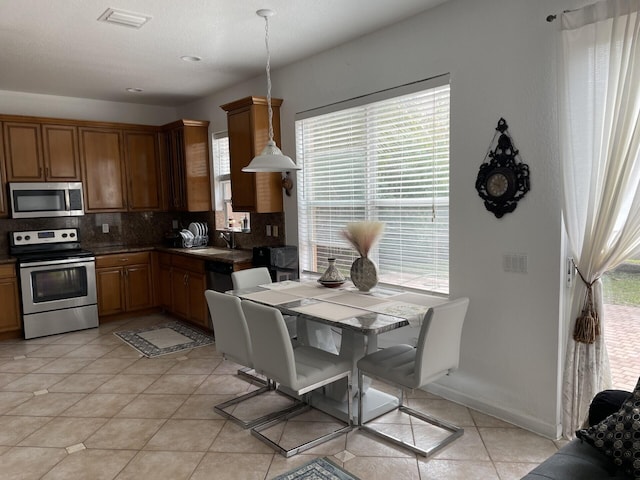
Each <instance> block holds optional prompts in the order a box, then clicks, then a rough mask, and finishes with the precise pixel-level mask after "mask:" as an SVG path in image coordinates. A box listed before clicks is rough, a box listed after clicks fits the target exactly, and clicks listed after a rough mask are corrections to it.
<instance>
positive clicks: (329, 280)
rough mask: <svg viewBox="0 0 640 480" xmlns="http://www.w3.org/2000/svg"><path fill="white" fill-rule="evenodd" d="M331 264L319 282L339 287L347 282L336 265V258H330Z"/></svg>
mask: <svg viewBox="0 0 640 480" xmlns="http://www.w3.org/2000/svg"><path fill="white" fill-rule="evenodd" d="M327 261H328V262H329V266H328V267H327V269H326V270H325V272H324V273H323V274H322V276H321V277H320V279H319V280H318V282H320V283H321V284H322V285H324V286H327V287H338V286H340V285H342V284H343V283H344V282H345V278H344V275H342V273H340V270H338V267H336V259H335V258H328V259H327Z"/></svg>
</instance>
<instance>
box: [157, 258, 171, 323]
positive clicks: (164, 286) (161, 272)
mask: <svg viewBox="0 0 640 480" xmlns="http://www.w3.org/2000/svg"><path fill="white" fill-rule="evenodd" d="M158 276H159V277H160V278H159V279H158V282H159V285H158V287H159V294H160V298H158V303H159V304H160V306H161V307H162V308H163V309H164V310H167V311H169V312H171V311H173V303H172V301H171V298H172V292H171V267H170V266H168V265H163V264H160V266H159V267H158Z"/></svg>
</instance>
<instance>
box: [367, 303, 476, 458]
mask: <svg viewBox="0 0 640 480" xmlns="http://www.w3.org/2000/svg"><path fill="white" fill-rule="evenodd" d="M468 306H469V299H468V298H466V297H465V298H459V299H457V300H453V301H450V302H446V303H443V304H441V305H438V306H435V307H432V308H430V309H429V310H428V311H427V313H426V314H425V316H424V319H423V322H422V326H421V328H420V336H419V337H418V344H417V346H416V347H415V348H414V347H413V346H411V345H394V346H392V347H389V348H386V349H383V350H379V351H377V352H374V353H371V354H369V355H365V356H364V357H362V358H361V359H360V360H358V363H357V366H358V389H359V394H358V427H359V428H360V429H361V430H363V431H365V432H369V433H371V434H373V435H376V436H379V437H382V438H384V439H386V440H388V441H390V442H392V443H394V444H396V445H399V446H401V447H404V448H407V449H409V450H411V451H412V452H415V453H417V454H419V455H422V456H425V457H428V456H430V455H433V454H434V453H435V452H437V451H438V450H440V449H442V448H444V447H445V446H447V445H448V444H450V443H451V442H453V441H454V440H455V439H457V438H458V437H460V436H461V435H462V434H463V433H464V430H463V429H462V428H461V427H458V426H456V425H453V424H452V423H449V422H446V421H443V420H439V419H437V418H435V417H433V416H431V415H428V414H426V413H423V412H420V411H417V410H415V409H412V408H409V407H407V406H404V405H403V396H404V392H403V391H402V390H403V389H416V388H421V387H424V386H426V385H428V384H429V383H431V382H434V381H436V380H437V379H439V378H441V377H443V376H444V375H448V374H449V373H451V372H452V371H454V370H456V369H457V368H458V362H459V359H460V340H461V337H462V325H463V324H464V319H465V317H466V314H467V308H468ZM365 376H367V377H370V378H374V379H377V380H380V381H382V382H383V383H389V384H391V385H394V386H397V387H399V388H400V389H401V392H400V397H399V398H398V407H397V408H398V410H399V411H400V412H404V413H406V414H408V415H410V416H412V417H415V418H418V419H420V420H422V421H424V422H427V423H430V424H432V425H435V426H437V427H440V428H442V429H444V430H447V431H449V432H450V433H449V435H447V436H446V437H445V438H443V439H442V440H441V441H439V442H437V443H436V444H434V445H431V446H430V447H428V448H423V447H421V446H418V445H417V444H415V443H413V444H412V443H409V442H405V441H402V440H400V439H399V438H397V437H395V436H393V435H390V434H388V433H385V432H384V431H383V429H382V426H381V425H380V424H377V425H376V427H375V428H374V427H373V426H372V421H373V420H375V418H374V419H367V421H366V422H365V421H364V419H363V412H364V410H365V408H364V404H365V403H366V401H367V394H366V392H364V393H363V387H364V377H365Z"/></svg>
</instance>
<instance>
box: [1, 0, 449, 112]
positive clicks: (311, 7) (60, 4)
mask: <svg viewBox="0 0 640 480" xmlns="http://www.w3.org/2000/svg"><path fill="white" fill-rule="evenodd" d="M445 1H446V0H401V1H398V0H268V1H267V0H63V1H55V2H54V1H47V2H43V1H42V0H20V1H19V2H16V1H2V2H0V65H1V68H0V90H9V91H20V92H29V93H42V94H50V95H62V96H70V97H80V98H92V99H100V100H110V101H117V102H130V103H142V104H151V105H165V106H178V105H183V104H185V103H188V102H191V101H193V100H196V99H198V98H201V97H203V96H206V95H209V94H211V93H213V92H216V91H218V90H221V89H224V88H226V87H229V86H231V85H233V84H235V83H238V82H242V81H244V80H248V79H250V78H254V77H256V76H258V75H260V74H261V72H264V69H265V63H266V47H265V41H264V40H265V38H264V36H265V22H264V20H263V19H262V18H261V17H259V16H257V15H256V13H255V12H256V10H258V9H260V8H269V9H271V10H273V11H275V12H276V14H275V15H274V16H273V17H271V19H270V20H269V44H270V50H271V66H272V68H274V69H276V68H278V67H282V66H284V65H287V64H289V63H292V62H295V61H296V60H299V59H302V58H305V57H308V56H311V55H314V54H316V53H319V52H322V51H324V50H327V49H330V48H332V47H335V46H337V45H340V44H342V43H345V42H348V41H350V40H353V39H355V38H358V37H360V36H362V35H365V34H367V33H370V32H373V31H375V30H377V29H380V28H382V27H385V26H387V25H391V24H393V23H397V22H399V21H401V20H403V19H406V18H408V17H411V16H413V15H415V14H417V13H419V12H422V11H425V10H427V9H429V8H431V7H433V6H435V5H438V4H441V3H444V2H445ZM108 8H113V9H117V10H124V11H126V12H132V13H136V14H142V15H146V16H149V17H151V19H150V20H149V21H148V22H147V23H146V24H145V25H143V26H142V27H141V28H139V29H138V28H132V27H127V26H121V25H115V24H109V23H104V22H100V21H98V18H99V17H100V16H101V15H102V14H103V13H104V12H105V11H106V10H107V9H108ZM182 56H198V57H201V59H202V60H201V61H199V62H187V61H183V60H181V57H182ZM127 88H138V89H142V92H137V93H132V92H128V91H127V90H126V89H127Z"/></svg>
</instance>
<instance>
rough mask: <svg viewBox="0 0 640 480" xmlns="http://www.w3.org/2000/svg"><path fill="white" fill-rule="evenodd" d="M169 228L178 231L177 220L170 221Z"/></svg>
mask: <svg viewBox="0 0 640 480" xmlns="http://www.w3.org/2000/svg"><path fill="white" fill-rule="evenodd" d="M171 228H173V229H174V230H177V229H178V220H171Z"/></svg>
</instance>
